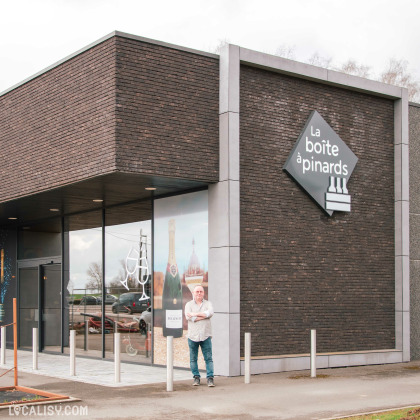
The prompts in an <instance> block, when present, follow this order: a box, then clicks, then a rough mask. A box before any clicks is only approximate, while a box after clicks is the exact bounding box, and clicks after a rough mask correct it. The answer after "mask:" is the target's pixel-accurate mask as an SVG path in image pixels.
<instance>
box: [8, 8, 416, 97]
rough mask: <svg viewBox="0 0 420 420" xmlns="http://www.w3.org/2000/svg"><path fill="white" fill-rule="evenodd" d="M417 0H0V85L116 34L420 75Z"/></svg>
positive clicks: (17, 79) (21, 77) (211, 48)
mask: <svg viewBox="0 0 420 420" xmlns="http://www.w3.org/2000/svg"><path fill="white" fill-rule="evenodd" d="M419 12H420V1H419V0H398V1H397V0H392V1H391V0H287V1H284V0H206V1H204V0H177V1H174V0H154V1H145V0H2V1H1V2H0V13H1V24H0V63H1V66H0V75H1V77H0V92H2V91H3V90H5V89H8V88H9V87H11V86H13V85H14V84H16V83H19V82H20V81H22V80H23V79H25V78H27V77H29V76H31V75H33V74H34V73H37V72H38V71H40V70H42V69H44V68H45V67H47V66H49V65H51V64H53V63H54V62H56V61H58V60H60V59H62V58H64V57H66V56H67V55H69V54H71V53H73V52H75V51H77V50H78V49H80V48H83V47H84V46H86V45H88V44H90V43H91V42H94V41H96V40H97V39H99V38H101V37H103V36H104V35H106V34H108V33H110V32H112V31H114V30H118V31H122V32H128V33H130V34H134V35H140V36H144V37H148V38H152V39H156V40H160V41H165V42H169V43H173V44H177V45H181V46H185V47H191V48H195V49H199V50H205V51H209V50H214V48H215V47H216V46H217V45H218V44H219V43H220V41H221V40H229V42H230V43H232V44H237V45H240V46H242V47H246V48H250V49H254V50H258V51H263V52H267V53H275V52H276V50H277V49H278V48H281V47H283V48H284V47H285V46H286V47H291V48H293V49H294V52H295V58H296V59H297V60H300V61H305V60H307V59H308V58H309V57H310V56H311V55H312V54H314V53H315V52H318V53H319V54H320V55H321V56H324V57H331V58H332V59H333V62H335V63H337V64H340V63H343V62H344V61H346V60H347V59H348V58H352V59H354V60H356V61H358V62H360V63H363V64H365V65H368V66H371V67H372V75H374V74H379V73H380V72H381V71H382V70H383V69H384V68H385V67H386V64H387V62H388V61H389V59H390V58H392V57H393V58H397V59H405V60H407V61H408V62H409V68H410V71H411V72H412V73H413V74H414V75H415V76H416V78H417V79H420V48H419V42H418V39H419V35H418V26H419V18H420V13H419Z"/></svg>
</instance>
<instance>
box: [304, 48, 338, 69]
mask: <svg viewBox="0 0 420 420" xmlns="http://www.w3.org/2000/svg"><path fill="white" fill-rule="evenodd" d="M307 63H308V64H312V65H313V66H318V67H324V68H326V69H330V68H331V65H332V64H331V63H332V58H331V57H323V56H321V55H320V54H319V53H318V52H316V53H313V54H312V55H311V56H310V57H309V59H308V60H307Z"/></svg>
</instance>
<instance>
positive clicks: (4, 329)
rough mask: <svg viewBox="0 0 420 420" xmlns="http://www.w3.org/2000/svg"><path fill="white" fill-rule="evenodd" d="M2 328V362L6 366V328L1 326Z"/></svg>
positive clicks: (0, 351)
mask: <svg viewBox="0 0 420 420" xmlns="http://www.w3.org/2000/svg"><path fill="white" fill-rule="evenodd" d="M0 330H1V333H0V335H1V337H0V339H1V350H0V364H1V365H2V366H4V365H5V364H6V328H5V327H3V328H0Z"/></svg>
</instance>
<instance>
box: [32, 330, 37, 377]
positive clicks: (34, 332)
mask: <svg viewBox="0 0 420 420" xmlns="http://www.w3.org/2000/svg"><path fill="white" fill-rule="evenodd" d="M32 369H33V370H38V328H32Z"/></svg>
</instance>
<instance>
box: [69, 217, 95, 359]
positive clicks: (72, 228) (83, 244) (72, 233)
mask: <svg viewBox="0 0 420 420" xmlns="http://www.w3.org/2000/svg"><path fill="white" fill-rule="evenodd" d="M65 227H66V233H67V234H66V235H65V238H66V241H67V244H65V245H67V247H68V261H67V266H68V273H65V279H66V280H67V284H65V286H66V289H67V292H68V296H67V299H66V300H67V307H66V311H67V313H68V320H69V325H70V329H74V330H76V349H77V350H78V352H79V353H80V352H83V353H84V354H86V352H88V354H90V355H93V356H97V357H101V355H102V338H101V336H102V334H101V332H102V331H101V306H100V303H101V299H102V278H103V275H102V214H101V212H100V211H96V212H91V213H85V214H81V215H77V216H70V217H69V218H67V219H66V223H65ZM98 320H99V322H98ZM66 344H67V343H66Z"/></svg>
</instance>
